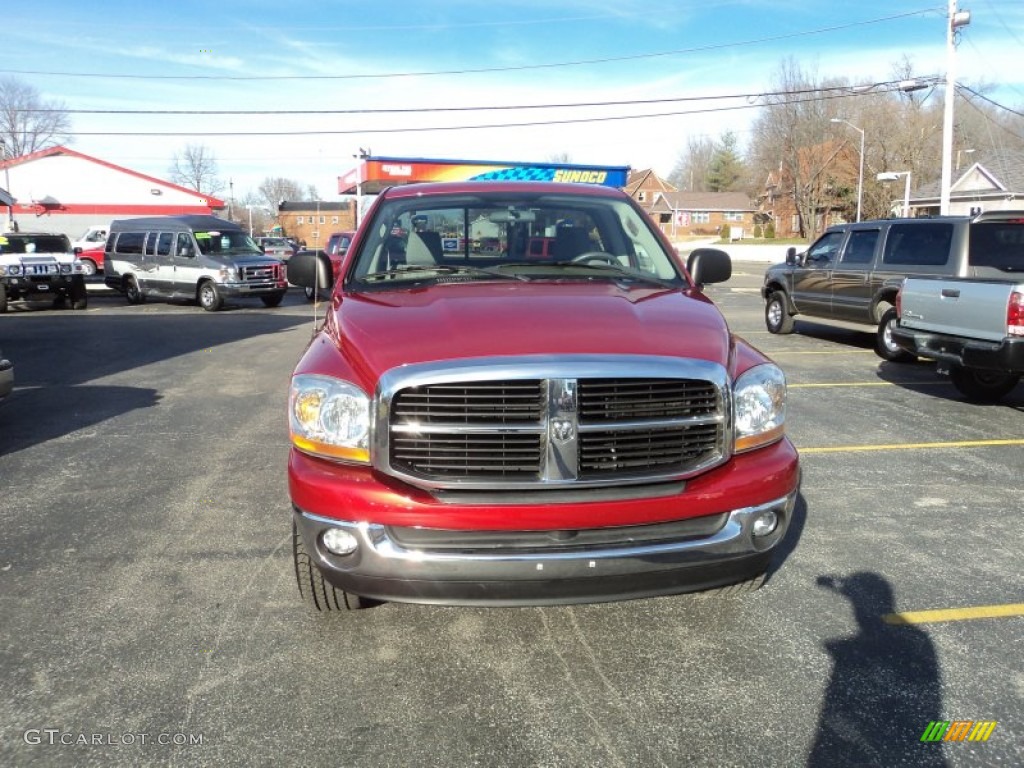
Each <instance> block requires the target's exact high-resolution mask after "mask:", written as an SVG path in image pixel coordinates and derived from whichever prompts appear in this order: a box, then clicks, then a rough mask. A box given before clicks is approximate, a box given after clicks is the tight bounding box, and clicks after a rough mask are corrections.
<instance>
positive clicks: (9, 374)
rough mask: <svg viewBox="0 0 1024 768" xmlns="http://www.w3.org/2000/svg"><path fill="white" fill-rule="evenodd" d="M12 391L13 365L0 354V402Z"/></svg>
mask: <svg viewBox="0 0 1024 768" xmlns="http://www.w3.org/2000/svg"><path fill="white" fill-rule="evenodd" d="M13 390H14V363H12V362H11V361H10V360H8V359H6V358H5V357H4V356H3V354H2V353H0V400H3V399H4V398H6V397H7V396H8V395H9V394H11V392H12V391H13Z"/></svg>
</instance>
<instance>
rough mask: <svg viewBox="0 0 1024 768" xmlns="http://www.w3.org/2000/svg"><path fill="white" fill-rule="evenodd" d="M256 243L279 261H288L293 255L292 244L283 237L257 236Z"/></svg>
mask: <svg viewBox="0 0 1024 768" xmlns="http://www.w3.org/2000/svg"><path fill="white" fill-rule="evenodd" d="M256 245H258V246H259V247H260V249H261V250H262V251H263V252H264V253H265V254H267V255H268V256H273V257H274V258H275V259H280V260H281V261H288V259H290V258H291V257H292V256H294V255H295V249H294V248H292V244H291V243H290V242H288V239H287V238H284V237H257V238H256Z"/></svg>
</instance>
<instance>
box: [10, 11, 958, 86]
mask: <svg viewBox="0 0 1024 768" xmlns="http://www.w3.org/2000/svg"><path fill="white" fill-rule="evenodd" d="M937 10H939V9H936V8H923V9H919V10H916V11H907V12H906V13H898V14H895V15H893V16H883V17H881V18H877V19H867V20H865V21H854V22H850V23H849V24H837V25H835V26H831V27H823V28H821V29H813V30H806V31H803V32H790V33H788V34H784V35H774V36H771V37H762V38H756V39H753V40H743V41H740V42H735V43H718V44H714V45H702V46H696V47H693V48H680V49H677V50H672V51H658V52H654V53H637V54H632V55H628V56H611V57H606V58H600V59H581V60H578V61H563V62H552V63H547V64H522V65H518V66H514V67H481V68H478V69H449V70H434V71H423V72H388V73H369V74H356V75H138V74H130V73H117V74H108V73H101V72H47V71H42V70H25V69H0V73H4V74H12V75H47V76H54V77H77V78H107V79H116V80H229V81H243V80H244V81H252V80H259V81H270V80H373V79H381V78H391V77H436V76H441V75H470V74H485V73H494V72H522V71H525V70H535V69H554V68H559V67H577V66H590V65H594V64H611V63H617V62H623V61H637V60H639V59H653V58H659V57H666V56H680V55H683V54H691V53H704V52H707V51H718V50H722V49H723V48H739V47H743V46H749V45H760V44H762V43H774V42H779V41H780V40H792V39H794V38H800V37H809V36H811V35H820V34H825V33H828V32H838V31H841V30H844V29H854V28H857V27H864V26H869V25H872V24H881V23H883V22H887V21H895V20H897V19H905V18H909V17H911V16H922V15H925V14H929V13H935V12H936V11H937Z"/></svg>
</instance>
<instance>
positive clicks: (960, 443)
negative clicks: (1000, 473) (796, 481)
mask: <svg viewBox="0 0 1024 768" xmlns="http://www.w3.org/2000/svg"><path fill="white" fill-rule="evenodd" d="M992 445H1024V439H1012V440H957V441H955V442H948V443H889V444H888V445H832V446H819V447H817V448H799V451H800V455H801V456H806V455H808V454H812V453H850V452H854V451H903V450H908V449H916V448H982V447H988V446H992Z"/></svg>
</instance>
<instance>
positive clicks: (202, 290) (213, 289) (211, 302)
mask: <svg viewBox="0 0 1024 768" xmlns="http://www.w3.org/2000/svg"><path fill="white" fill-rule="evenodd" d="M199 306H201V307H202V308H203V309H205V310H206V311H207V312H216V311H217V310H219V309H220V308H221V307H223V306H224V297H223V296H221V295H220V291H219V290H217V284H216V283H214V282H213V281H211V280H207V281H206V282H205V283H202V284H201V285H200V286H199Z"/></svg>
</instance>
